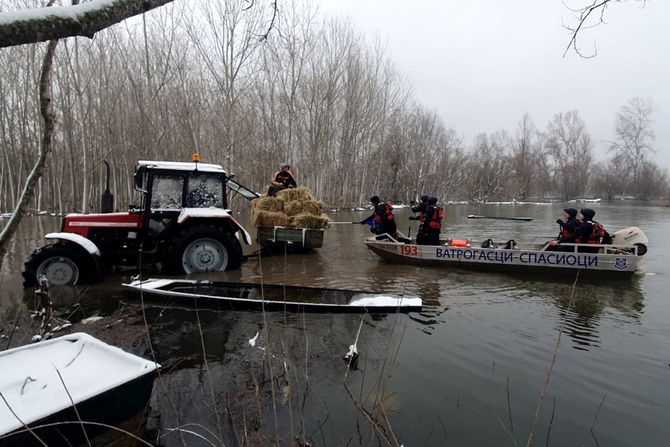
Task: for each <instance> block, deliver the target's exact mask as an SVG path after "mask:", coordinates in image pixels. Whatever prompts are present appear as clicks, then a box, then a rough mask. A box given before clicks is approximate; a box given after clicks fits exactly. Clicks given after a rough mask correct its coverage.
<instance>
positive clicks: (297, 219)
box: [293, 213, 330, 230]
mask: <svg viewBox="0 0 670 447" xmlns="http://www.w3.org/2000/svg"><path fill="white" fill-rule="evenodd" d="M329 225H330V219H329V218H328V216H326V215H325V214H321V215H319V216H315V215H313V214H309V213H301V214H298V215H297V216H293V226H295V227H298V228H310V229H313V230H321V229H325V228H328V226H329Z"/></svg>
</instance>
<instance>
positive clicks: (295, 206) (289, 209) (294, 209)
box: [284, 200, 303, 216]
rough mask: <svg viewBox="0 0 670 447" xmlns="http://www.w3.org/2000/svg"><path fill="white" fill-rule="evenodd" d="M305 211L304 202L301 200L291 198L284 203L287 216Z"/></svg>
mask: <svg viewBox="0 0 670 447" xmlns="http://www.w3.org/2000/svg"><path fill="white" fill-rule="evenodd" d="M302 211H303V202H301V201H300V200H291V201H290V202H286V203H285V204H284V214H286V215H287V216H295V215H296V214H300V213H302Z"/></svg>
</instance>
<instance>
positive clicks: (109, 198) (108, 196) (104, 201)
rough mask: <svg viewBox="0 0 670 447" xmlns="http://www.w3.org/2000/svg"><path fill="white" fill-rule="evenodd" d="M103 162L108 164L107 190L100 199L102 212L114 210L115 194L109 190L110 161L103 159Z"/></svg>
mask: <svg viewBox="0 0 670 447" xmlns="http://www.w3.org/2000/svg"><path fill="white" fill-rule="evenodd" d="M103 162H104V163H105V165H106V166H107V188H105V192H103V193H102V198H101V199H100V212H101V213H111V212H113V211H114V194H112V193H111V192H110V191H109V176H110V170H109V163H107V160H103Z"/></svg>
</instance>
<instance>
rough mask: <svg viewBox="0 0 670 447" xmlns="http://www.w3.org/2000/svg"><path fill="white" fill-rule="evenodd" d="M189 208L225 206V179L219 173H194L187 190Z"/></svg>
mask: <svg viewBox="0 0 670 447" xmlns="http://www.w3.org/2000/svg"><path fill="white" fill-rule="evenodd" d="M186 207H187V208H223V181H222V177H221V176H219V175H211V174H192V175H191V176H190V177H189V179H188V191H187V192H186Z"/></svg>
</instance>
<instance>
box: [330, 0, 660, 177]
mask: <svg viewBox="0 0 670 447" xmlns="http://www.w3.org/2000/svg"><path fill="white" fill-rule="evenodd" d="M318 1H320V4H321V6H320V11H321V13H322V14H327V15H338V16H342V17H347V18H349V19H350V20H351V21H352V22H353V23H354V24H355V25H356V27H357V28H358V29H359V30H360V31H361V32H363V33H365V34H366V36H368V37H373V36H377V37H379V38H380V39H381V40H382V41H383V42H386V44H387V47H388V53H389V56H390V58H391V59H392V60H393V61H394V62H395V63H396V64H397V67H398V69H399V70H400V71H401V72H402V73H404V74H405V75H406V76H407V77H408V78H409V80H410V82H411V84H412V85H413V88H414V93H415V97H416V99H417V100H418V101H419V102H420V103H422V104H423V105H424V106H426V107H428V108H430V109H433V110H435V111H437V112H438V114H439V115H440V116H441V117H442V118H443V120H444V122H445V124H446V125H447V126H448V127H452V128H454V129H456V130H457V131H458V132H460V133H461V135H462V136H463V137H464V141H465V142H466V143H467V144H470V143H471V142H472V139H473V137H474V136H475V135H477V134H478V133H480V132H488V133H492V132H495V131H496V130H500V129H506V130H508V131H509V132H510V133H512V134H513V133H514V132H515V130H516V127H517V124H518V122H519V120H520V119H521V117H522V116H523V114H524V113H529V114H530V116H531V117H532V119H533V121H534V122H535V125H536V126H537V127H538V128H540V129H544V128H545V127H546V124H547V122H548V121H549V120H551V118H552V117H553V115H554V114H556V113H559V112H566V111H570V110H577V111H578V112H579V113H580V115H581V117H582V118H583V119H584V121H585V122H586V125H587V128H588V130H589V132H590V134H591V137H592V139H593V140H594V141H595V142H596V148H595V155H596V158H597V159H598V160H604V159H605V158H606V157H607V153H606V150H607V148H608V147H609V141H612V140H613V139H614V138H615V135H614V126H615V115H616V112H617V111H619V109H620V108H621V107H622V106H623V105H624V104H625V103H626V101H627V100H628V99H630V98H633V97H640V98H644V99H648V100H651V101H653V103H654V104H655V106H656V107H657V111H656V112H655V113H654V115H653V120H654V125H653V130H654V132H655V134H656V149H657V152H656V155H655V157H654V160H655V161H656V162H657V163H658V164H659V165H661V166H662V167H664V168H668V169H669V170H670V88H669V87H668V83H669V82H670V26H669V24H668V20H669V19H670V1H667V0H648V1H647V3H646V6H644V8H642V2H638V1H634V0H630V1H627V2H626V1H624V2H623V3H612V4H611V6H610V7H609V8H608V9H607V12H606V15H605V20H606V22H607V24H606V25H600V26H598V27H596V28H594V29H591V30H587V31H586V32H584V33H583V34H582V35H581V38H580V43H581V47H582V48H583V50H584V52H586V53H592V52H593V49H594V46H595V47H596V48H597V53H598V54H597V56H596V57H594V58H591V59H583V58H580V57H579V56H577V55H576V54H575V53H574V52H573V51H570V52H568V54H567V55H566V56H565V57H564V56H563V53H564V51H565V48H566V46H567V44H568V42H569V38H570V36H569V32H568V31H567V30H566V29H565V28H564V27H563V23H566V24H567V23H574V20H573V19H572V16H571V12H570V11H569V10H568V9H567V8H566V6H565V5H564V2H562V1H561V0H514V1H502V0H414V1H410V0H318ZM565 3H567V4H569V5H570V6H572V7H577V6H582V5H585V4H587V3H590V1H589V0H565Z"/></svg>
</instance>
